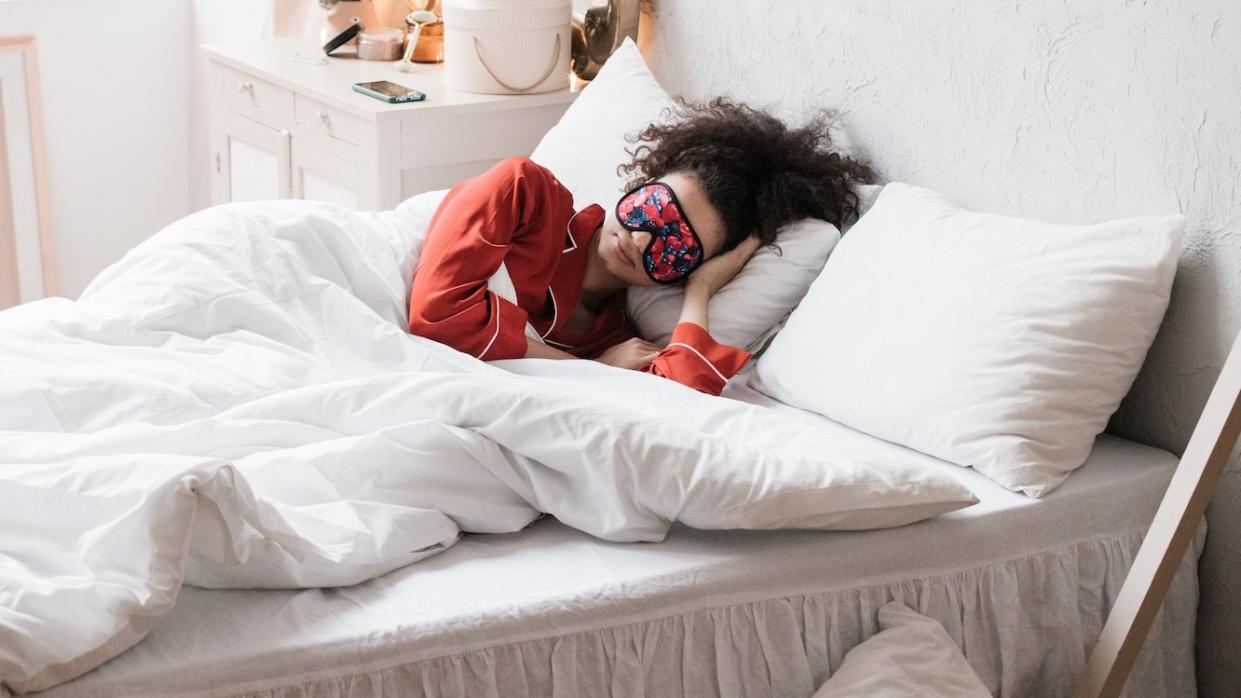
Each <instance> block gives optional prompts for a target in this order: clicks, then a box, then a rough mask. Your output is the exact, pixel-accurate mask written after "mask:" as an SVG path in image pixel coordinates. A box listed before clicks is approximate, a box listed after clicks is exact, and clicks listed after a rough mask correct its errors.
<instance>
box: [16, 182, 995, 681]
mask: <svg viewBox="0 0 1241 698" xmlns="http://www.w3.org/2000/svg"><path fill="white" fill-rule="evenodd" d="M435 200H438V199H435ZM433 209H434V201H422V202H421V203H419V202H418V200H413V203H412V204H407V205H404V206H402V208H401V209H398V210H397V211H395V212H386V213H381V214H360V213H353V212H348V211H345V210H343V209H340V208H337V207H333V206H328V205H319V204H309V203H302V202H285V203H264V204H243V205H230V206H225V207H219V208H216V209H211V210H209V211H206V212H203V213H200V214H196V215H194V216H191V217H189V218H187V219H184V220H183V221H180V222H178V223H176V224H174V225H173V226H171V227H170V228H168V229H166V230H164V231H162V232H161V233H159V234H157V235H155V236H154V237H152V238H151V239H150V240H148V241H147V242H145V243H143V244H142V245H140V246H139V247H138V248H136V249H135V250H133V251H132V252H130V253H129V254H128V255H127V256H126V257H125V258H124V259H123V260H121V261H120V262H118V263H117V264H115V265H113V266H112V267H110V268H109V269H107V270H106V271H104V272H103V273H102V274H101V275H100V276H99V277H98V278H97V279H96V280H95V281H94V282H93V283H92V284H91V285H90V287H89V288H88V289H87V290H86V291H85V292H84V293H83V294H82V297H81V298H80V299H79V300H78V301H76V302H74V301H69V300H65V299H48V300H44V301H39V302H36V303H32V304H28V305H26V306H20V307H17V308H14V309H10V310H8V311H5V312H3V313H0V693H3V692H4V691H5V690H6V689H7V690H9V691H15V692H18V693H21V692H26V691H32V690H39V689H41V688H46V687H48V686H51V685H55V684H56V683H60V682H62V681H65V680H68V679H70V678H72V677H74V676H77V675H79V674H81V673H83V672H85V671H87V670H89V669H91V668H93V667H94V666H97V665H98V664H100V663H102V662H104V661H106V660H107V659H108V658H110V657H112V656H115V655H116V654H118V653H120V652H122V651H124V650H125V649H126V648H128V647H130V646H132V645H133V644H134V643H136V642H138V641H139V640H141V639H142V637H143V636H144V635H145V634H146V633H147V632H148V631H149V630H150V629H151V628H152V627H153V626H154V625H155V624H156V623H157V622H158V621H159V619H160V617H161V616H162V615H163V614H164V613H166V612H167V611H168V610H169V609H170V608H171V606H172V605H173V603H174V602H175V599H176V596H177V592H178V590H179V588H180V587H181V585H182V584H183V583H189V584H195V585H201V586H208V587H299V586H333V585H347V584H354V583H357V582H360V581H363V580H366V579H369V578H371V577H374V576H377V575H380V574H383V573H385V572H387V571H390V570H392V569H395V568H397V567H401V566H403V565H407V564H409V563H411V562H414V561H416V560H419V559H422V558H425V557H427V556H429V555H433V554H436V553H438V552H441V551H443V550H445V549H446V548H448V547H450V546H451V545H452V544H453V543H454V542H455V541H456V540H457V539H458V537H459V536H460V535H461V533H462V532H463V531H469V532H509V531H515V530H518V529H521V528H522V527H524V526H526V525H527V524H528V523H530V522H531V521H532V520H534V519H535V518H537V517H538V516H540V514H541V512H546V513H550V514H552V515H554V516H556V517H557V518H558V519H560V520H561V521H563V522H564V523H566V524H568V525H571V526H575V527H577V528H579V529H581V530H583V531H586V532H588V533H591V534H593V535H596V536H599V537H602V538H606V539H609V540H618V541H658V540H660V539H661V538H662V537H663V536H664V534H665V533H666V531H667V528H668V526H669V523H670V522H671V521H674V520H675V521H682V522H685V523H686V524H688V525H691V526H696V527H701V528H777V527H811V528H845V529H850V528H867V527H881V526H894V525H900V524H904V523H908V522H911V521H916V520H918V519H921V518H926V517H928V516H933V515H935V514H938V513H940V512H943V511H948V510H952V509H957V508H961V507H963V506H968V505H969V504H970V503H972V502H973V501H974V499H973V497H972V495H971V494H970V493H969V492H968V490H966V489H964V488H963V487H962V486H961V485H959V484H958V483H957V482H956V481H955V480H952V479H951V478H947V477H945V476H943V475H937V474H935V473H932V472H930V471H929V470H927V469H925V468H923V467H922V466H920V465H919V464H918V463H917V462H912V461H911V462H901V461H900V459H899V458H896V459H894V458H893V457H892V452H885V451H881V450H876V446H875V445H874V443H873V442H871V441H864V440H858V441H856V442H848V441H847V440H846V441H841V442H837V443H833V444H829V445H828V446H827V448H826V449H824V448H821V447H822V446H823V444H819V445H818V446H816V448H815V449H813V452H811V451H810V450H809V449H802V450H798V449H797V448H796V441H797V439H796V433H795V432H796V429H793V428H785V427H782V426H781V424H780V423H779V422H778V421H777V420H775V419H774V417H771V416H769V415H765V414H763V413H762V411H761V410H760V409H759V408H754V407H749V406H744V405H741V404H740V403H735V402H732V401H728V400H724V399H721V398H711V397H708V396H703V395H699V394H697V393H694V392H693V391H690V390H688V389H685V388H682V387H681V386H677V385H675V384H672V383H670V382H668V381H664V380H662V379H658V378H654V377H651V376H646V375H641V374H637V373H634V372H624V371H619V370H617V369H611V368H608V367H605V366H601V365H599V364H595V363H593V362H550V361H536V360H522V361H518V362H507V363H509V364H510V366H509V368H515V369H517V370H518V372H519V373H514V372H512V371H509V370H505V369H504V368H501V367H498V366H495V365H487V364H484V363H482V362H479V361H477V360H475V359H473V358H471V357H468V356H465V355H463V354H460V353H458V352H455V351H453V350H451V349H448V348H446V347H443V346H441V345H438V344H436V343H434V342H430V341H427V340H424V339H421V338H418V337H412V336H410V335H409V334H408V333H407V331H406V330H405V297H406V293H407V289H408V283H409V277H410V270H411V268H412V265H413V262H414V260H415V258H416V254H417V250H418V247H419V240H420V234H421V231H422V230H424V229H425V225H426V222H427V220H428V218H429V215H430V213H431V211H432V210H433ZM519 374H521V375H519ZM566 377H570V378H571V379H572V380H567V379H566ZM579 379H580V380H579ZM592 381H597V383H594V385H595V386H596V388H592V387H591V386H592ZM594 390H607V391H608V394H607V395H606V396H601V395H599V394H597V393H596V392H594ZM652 395H658V396H659V397H658V399H657V400H655V399H651V398H650V397H649V396H652ZM644 396H648V397H646V398H645V399H644ZM687 412H688V416H686V413H687ZM678 414H680V415H681V416H680V417H679V416H678Z"/></svg>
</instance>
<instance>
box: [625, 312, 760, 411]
mask: <svg viewBox="0 0 1241 698" xmlns="http://www.w3.org/2000/svg"><path fill="white" fill-rule="evenodd" d="M749 360H750V352H748V351H742V350H741V349H738V348H736V347H730V346H728V345H727V344H720V343H719V342H717V341H715V340H714V339H712V338H711V335H710V334H709V333H708V332H707V331H706V330H704V329H703V328H702V327H700V326H698V325H695V324H694V323H692V322H682V323H681V324H679V325H677V326H676V329H674V330H673V331H672V340H671V341H670V342H668V346H666V347H664V349H663V351H661V352H659V356H656V357H655V360H654V361H652V362H651V365H650V366H648V367H647V368H646V369H645V370H646V372H647V373H653V374H655V375H657V376H663V377H664V378H670V379H672V380H674V381H676V382H678V383H681V384H682V385H687V386H689V387H691V388H693V389H694V390H698V391H701V392H704V393H709V394H711V395H719V394H720V392H722V391H723V390H724V384H725V383H727V382H728V379H729V378H732V377H733V376H734V375H736V374H737V371H740V370H741V367H742V366H745V362H746V361H749Z"/></svg>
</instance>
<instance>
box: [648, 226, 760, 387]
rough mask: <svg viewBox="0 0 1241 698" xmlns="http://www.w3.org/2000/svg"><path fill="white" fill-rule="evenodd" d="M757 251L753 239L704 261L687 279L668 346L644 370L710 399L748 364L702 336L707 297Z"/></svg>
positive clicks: (741, 355) (738, 354)
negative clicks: (687, 387) (678, 317)
mask: <svg viewBox="0 0 1241 698" xmlns="http://www.w3.org/2000/svg"><path fill="white" fill-rule="evenodd" d="M758 247H759V242H758V239H757V238H754V237H750V238H746V240H745V241H744V242H742V243H741V244H740V245H738V246H737V248H736V249H734V250H732V251H730V252H727V253H725V254H722V255H719V256H717V257H713V258H711V259H709V260H707V261H706V262H704V263H703V265H702V266H701V267H699V268H698V269H696V270H694V273H692V274H690V277H689V280H688V281H686V283H685V300H684V301H683V302H682V304H681V317H680V322H679V323H678V324H677V326H676V329H675V330H673V332H672V341H671V342H669V343H668V346H667V347H665V348H664V349H663V351H661V352H659V355H658V356H656V357H655V359H654V360H652V361H651V365H650V366H649V367H647V368H646V369H645V370H646V371H648V372H650V373H654V374H655V375H658V376H663V377H665V378H670V379H672V380H674V381H677V382H678V383H681V384H683V385H687V386H689V387H691V388H693V389H695V390H699V391H702V392H704V393H710V394H712V395H719V394H720V392H721V391H723V390H724V384H725V383H727V382H728V379H729V378H732V377H733V376H734V375H736V373H737V371H740V370H741V367H742V366H744V365H745V363H746V362H747V361H749V360H750V353H749V352H747V351H742V350H741V349H738V348H736V347H730V346H728V345H725V344H720V343H719V342H716V341H715V340H714V339H713V338H712V337H711V334H710V332H709V331H708V330H709V329H710V326H709V323H708V319H707V318H708V315H707V310H708V307H709V306H710V303H711V297H712V296H714V295H715V293H716V292H717V291H719V290H720V289H721V288H723V287H724V284H726V283H728V282H729V281H730V280H732V278H733V277H734V276H736V275H737V272H739V271H741V268H742V267H743V266H745V263H746V262H748V261H749V260H750V257H752V256H753V255H754V252H755V251H756V250H758Z"/></svg>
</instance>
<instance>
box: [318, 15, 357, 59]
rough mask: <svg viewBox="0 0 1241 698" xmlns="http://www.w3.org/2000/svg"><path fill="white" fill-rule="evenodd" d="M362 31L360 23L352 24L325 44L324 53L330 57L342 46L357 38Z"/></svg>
mask: <svg viewBox="0 0 1241 698" xmlns="http://www.w3.org/2000/svg"><path fill="white" fill-rule="evenodd" d="M361 31H362V25H361V24H360V23H357V22H355V23H353V24H350V25H349V26H348V27H347V28H346V29H345V30H344V31H342V32H341V33H339V34H337V35H335V36H333V37H332V38H330V39H328V40H327V42H326V43H324V44H323V52H324V53H326V54H327V55H329V56H330V55H332V53H333V52H334V51H336V50H337V49H339V48H340V47H341V46H344V45H345V44H347V43H349V42H350V41H353V40H354V39H355V38H357V36H358V33H359V32H361Z"/></svg>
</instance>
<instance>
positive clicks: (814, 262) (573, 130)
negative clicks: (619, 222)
mask: <svg viewBox="0 0 1241 698" xmlns="http://www.w3.org/2000/svg"><path fill="white" fill-rule="evenodd" d="M674 106H675V102H674V101H673V99H672V98H671V97H669V96H668V93H667V92H665V91H664V89H663V88H662V87H660V85H659V82H658V81H656V80H655V76H654V75H652V74H651V71H650V69H649V68H647V66H646V62H645V61H643V60H642V54H640V53H639V52H638V47H637V46H636V45H635V44H634V43H633V41H631V40H629V39H626V40H625V42H624V43H623V44H622V45H621V46H620V48H618V49H616V52H615V53H613V54H612V56H611V58H609V59H608V61H607V63H605V64H604V65H603V68H602V69H601V70H600V71H599V75H598V76H596V77H595V79H594V81H592V82H591V83H590V85H588V86H587V87H586V88H585V89H584V90H582V94H581V95H580V96H579V97H578V98H577V100H576V101H575V102H574V103H573V105H572V106H570V107H569V109H568V110H567V111H566V112H565V114H564V116H563V117H561V119H560V122H559V123H557V124H556V125H555V126H554V127H552V129H551V130H550V131H548V132H547V135H546V136H544V137H543V140H542V141H541V142H540V143H539V145H538V147H537V148H535V149H534V153H532V154H531V155H530V159H531V160H534V161H535V162H537V163H539V164H540V165H542V166H544V167H546V168H547V169H549V170H551V172H552V174H554V175H556V178H557V179H559V180H560V181H561V183H562V184H564V185H565V187H567V188H568V189H569V191H570V192H572V194H573V201H574V205H575V206H576V207H577V208H579V209H580V208H582V207H584V206H586V205H588V204H592V203H597V204H599V205H601V206H603V207H604V209H607V210H611V209H612V208H613V207H614V206H615V204H616V201H617V199H619V198H620V196H621V194H623V193H624V183H625V180H626V177H624V176H622V175H620V174H619V173H618V172H617V167H619V166H620V165H622V164H624V163H627V162H629V160H630V155H629V153H628V152H626V148H627V147H628V146H629V145H630V144H629V142H628V141H626V140H625V137H626V136H627V135H629V134H633V133H637V132H638V131H641V130H642V129H643V128H645V127H646V126H648V125H649V124H651V123H654V122H659V121H664V120H667V119H669V118H672V111H671V109H672V107H674ZM839 239H840V233H839V232H838V231H837V230H836V227H835V226H833V225H831V224H830V223H826V222H824V221H818V220H812V219H806V220H802V221H797V222H795V223H792V224H789V225H786V226H784V228H782V229H781V230H780V233H779V235H778V237H777V245H778V246H779V248H780V249H778V250H777V249H773V248H770V247H767V248H763V249H761V250H759V251H758V252H757V253H756V254H755V255H754V258H753V259H752V260H750V262H749V264H747V265H746V266H745V268H744V269H742V271H741V272H740V273H739V274H738V275H737V277H736V278H734V279H733V280H732V281H731V282H730V283H729V284H728V285H727V286H725V287H724V288H723V289H721V290H720V292H719V293H717V294H716V295H715V296H714V297H713V298H712V299H711V305H710V311H709V312H710V315H709V320H710V323H711V334H712V336H713V337H714V338H715V339H716V341H719V342H722V343H724V344H731V345H733V346H737V347H742V348H745V349H751V350H753V349H754V348H756V347H758V346H759V345H760V344H761V343H762V342H763V340H764V339H766V337H767V336H769V335H770V332H771V330H772V329H773V328H774V327H775V326H776V325H777V324H778V323H779V322H780V321H781V320H783V319H784V318H785V317H786V316H787V315H788V313H789V312H790V311H791V310H792V309H793V307H794V306H795V305H797V302H798V301H799V300H801V297H802V296H803V295H804V294H805V292H806V289H807V288H809V286H810V284H811V282H813V281H814V279H815V276H816V275H817V274H818V272H819V270H820V269H821V268H822V267H823V264H824V262H825V261H826V260H827V256H828V254H829V253H830V252H831V251H832V247H834V246H835V245H836V241H837V240H839ZM683 296H684V292H683V291H682V290H681V288H680V287H679V286H659V287H635V288H630V289H629V295H628V300H629V302H628V311H629V317H630V319H631V320H632V321H633V324H634V326H635V327H636V328H637V330H638V334H640V335H641V336H643V337H644V338H646V339H648V340H651V341H655V342H667V341H668V339H669V338H670V337H671V336H672V330H673V328H674V327H676V324H677V318H678V317H679V315H680V311H681V299H682V297H683Z"/></svg>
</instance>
